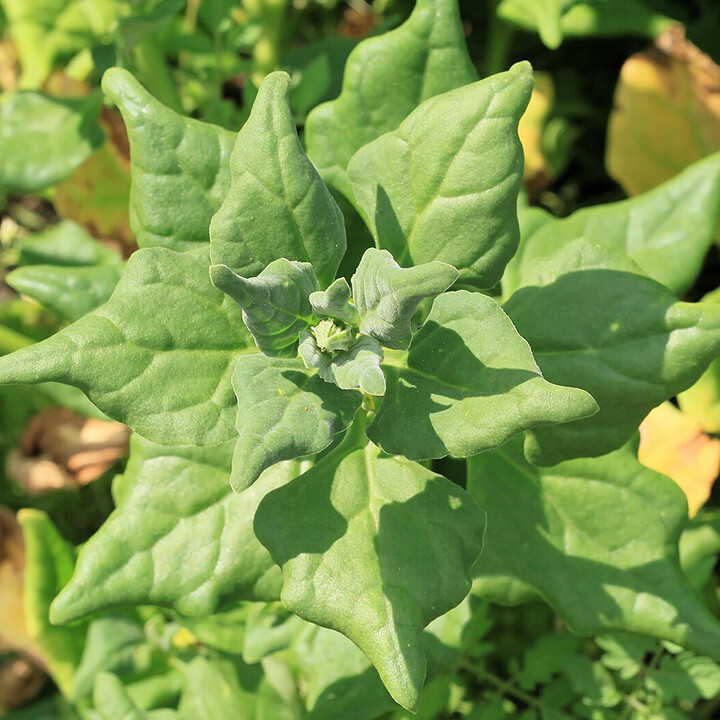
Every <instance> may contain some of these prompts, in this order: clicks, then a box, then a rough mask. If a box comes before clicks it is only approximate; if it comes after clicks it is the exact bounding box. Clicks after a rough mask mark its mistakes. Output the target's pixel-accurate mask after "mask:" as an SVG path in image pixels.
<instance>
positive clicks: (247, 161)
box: [0, 0, 720, 717]
mask: <svg viewBox="0 0 720 720" xmlns="http://www.w3.org/2000/svg"><path fill="white" fill-rule="evenodd" d="M506 4H508V5H509V3H506ZM532 86H533V74H532V71H531V68H530V66H529V64H527V63H519V64H516V65H514V66H512V67H511V68H510V69H509V70H508V71H506V72H502V73H499V74H495V75H492V76H490V77H487V78H485V79H482V80H479V79H478V77H477V75H476V71H475V69H474V67H473V64H472V63H471V61H470V59H469V57H468V54H467V50H466V47H465V41H464V38H463V32H462V27H461V24H460V21H459V15H458V9H457V7H456V2H455V0H418V2H417V6H416V8H415V10H414V12H413V13H412V15H411V16H410V18H409V19H408V20H407V21H406V22H405V23H404V24H402V25H401V26H399V27H398V28H397V29H395V30H393V31H391V32H388V33H386V34H382V35H379V36H377V37H373V38H370V39H367V40H365V41H364V42H362V43H360V44H359V45H358V47H357V48H356V49H355V51H354V52H353V53H352V54H351V56H350V58H349V60H348V64H347V67H346V71H345V76H344V83H343V89H342V93H341V94H340V96H339V97H338V98H337V99H336V100H333V101H331V102H329V103H326V104H324V105H321V106H319V107H317V108H316V109H315V110H313V111H312V112H311V113H310V115H309V117H308V119H307V124H306V126H305V135H304V145H303V143H301V141H300V139H299V137H298V134H297V131H296V127H295V124H294V121H293V115H292V112H291V110H290V106H289V104H288V97H289V89H290V78H289V77H288V76H287V75H286V74H284V73H282V72H276V73H272V74H270V75H268V76H267V77H266V78H265V80H264V82H263V83H262V86H261V87H260V90H259V93H258V95H257V98H256V99H255V101H254V105H253V108H252V112H251V114H250V116H249V119H248V120H247V122H246V123H245V125H244V126H243V127H242V129H241V130H240V132H239V133H237V134H235V133H231V132H230V131H227V130H224V129H221V128H219V127H217V126H214V125H211V124H208V123H205V122H201V121H198V120H192V119H187V118H185V117H182V116H181V115H179V114H177V113H175V112H174V111H172V110H170V109H168V108H166V107H164V106H162V105H160V104H159V103H158V102H157V101H156V100H154V99H153V98H152V97H151V96H150V95H149V94H148V93H147V92H146V91H145V90H144V89H143V87H142V85H141V84H140V83H139V82H138V81H137V80H136V79H135V78H134V77H133V76H132V75H131V74H130V73H128V72H126V71H124V70H120V69H112V70H109V71H108V72H107V73H106V74H105V77H104V79H103V88H104V90H105V93H106V96H107V97H108V98H109V99H110V100H111V101H112V102H113V103H115V104H116V105H117V106H118V107H119V109H120V111H121V112H122V114H123V116H124V119H125V123H126V125H127V128H128V132H129V137H130V143H131V152H132V191H131V215H132V223H133V231H134V234H135V236H136V238H137V241H138V244H139V246H140V248H141V249H140V250H138V251H137V252H135V253H134V254H133V255H132V256H131V258H130V259H129V261H128V263H127V265H126V266H125V267H124V269H123V272H122V277H120V280H119V282H118V283H117V286H116V287H115V289H114V292H113V293H112V295H111V296H110V298H109V299H108V300H107V302H105V303H104V304H102V305H100V306H99V307H97V308H95V309H93V310H92V311H91V312H89V313H87V314H85V315H83V316H82V317H80V318H79V319H77V320H76V321H75V322H73V323H72V324H70V325H68V326H67V327H65V328H64V329H62V330H60V331H59V332H58V333H57V334H55V335H53V336H52V337H50V338H49V339H47V340H45V341H43V342H40V343H37V344H35V345H32V346H30V347H27V348H25V349H21V350H19V351H17V352H15V353H13V354H10V355H8V356H6V357H3V358H2V359H0V381H1V382H2V383H44V382H49V381H53V382H60V383H65V384H69V385H74V386H75V387H77V388H80V389H81V390H82V391H83V392H85V393H86V394H87V396H88V397H89V398H90V400H91V401H92V402H93V403H94V404H95V405H96V406H97V407H98V408H99V409H100V410H102V411H103V412H105V413H106V414H107V415H109V416H110V417H112V418H114V419H117V420H120V421H122V422H124V423H127V424H128V425H129V426H130V427H131V428H132V429H133V430H134V431H135V434H134V436H133V439H132V442H131V455H130V459H129V463H128V467H127V470H126V472H125V474H124V475H123V477H122V478H121V481H120V483H119V484H118V485H117V486H116V488H115V499H116V503H117V508H116V510H115V511H114V512H113V513H112V514H111V515H110V517H109V518H108V520H107V521H106V522H105V524H104V525H103V526H102V527H101V529H100V530H99V531H98V532H97V533H96V534H95V535H94V537H92V538H91V539H90V541H89V542H88V543H87V544H86V545H85V546H84V547H83V548H82V550H81V551H80V554H79V557H78V561H77V566H76V568H75V571H74V574H73V576H72V579H71V580H70V581H69V583H68V584H66V585H65V586H64V587H63V588H62V590H61V592H60V594H59V595H58V597H57V599H56V600H55V602H54V603H53V605H52V610H51V616H50V617H51V620H52V622H53V623H55V624H57V625H63V624H67V623H72V622H73V621H79V620H82V619H84V618H86V617H88V616H91V615H93V614H94V613H98V612H100V611H104V610H107V609H110V608H117V607H124V606H146V605H151V606H160V607H163V608H168V609H171V610H173V611H176V612H177V613H178V614H179V615H180V616H182V617H185V618H197V617H199V618H203V617H206V616H210V615H213V614H215V613H217V612H218V611H219V610H220V609H221V608H223V607H224V606H227V605H228V604H229V603H233V602H235V601H240V600H254V601H264V602H276V601H278V600H279V601H280V602H281V603H282V605H283V606H284V608H285V609H286V610H289V611H290V612H291V613H293V614H294V615H297V616H299V617H300V618H302V619H304V620H306V621H309V622H311V623H315V624H317V625H319V626H323V627H325V628H331V629H333V630H337V631H339V632H340V633H342V634H344V635H345V636H347V637H348V638H349V639H350V640H352V642H353V643H354V644H355V645H356V646H357V647H358V648H360V650H362V651H363V653H364V654H365V656H366V657H367V658H368V659H369V661H370V662H371V663H372V664H373V665H374V666H375V668H376V669H377V672H378V673H379V675H380V678H381V679H382V682H383V683H384V685H385V687H386V688H387V690H388V691H389V693H390V695H391V696H392V698H393V699H394V700H395V702H396V703H398V704H399V705H401V706H402V707H404V708H406V709H408V710H410V711H416V710H417V708H418V703H419V700H420V694H421V691H422V689H423V685H424V683H425V681H426V678H432V677H434V676H436V675H437V674H438V673H439V672H441V671H442V663H443V654H442V652H439V651H438V647H437V646H438V645H439V644H440V643H439V641H438V639H437V636H436V635H434V634H433V632H432V629H433V628H437V623H434V622H433V621H436V619H438V618H441V616H445V615H446V614H447V613H448V612H449V611H450V610H452V609H453V608H455V607H456V606H458V605H459V604H460V603H461V602H462V601H463V600H464V599H465V598H466V596H468V594H469V593H470V592H471V590H472V595H473V597H474V598H484V599H487V600H491V601H493V602H497V603H500V604H518V603H522V602H526V601H529V600H537V599H542V600H544V601H545V602H546V603H548V604H549V605H550V606H551V607H552V608H553V610H554V611H555V612H556V613H557V615H558V616H559V617H560V618H561V619H562V620H563V621H564V622H565V623H566V625H567V626H568V627H569V628H570V629H572V630H573V631H574V632H576V633H578V634H580V635H598V634H602V633H604V632H608V631H628V632H632V633H641V634H644V635H648V636H651V637H655V638H659V639H661V640H665V641H670V642H672V643H675V644H676V645H680V646H683V647H684V648H687V649H688V650H690V651H694V652H696V653H699V654H701V655H706V656H711V657H715V658H720V624H719V623H718V621H717V620H716V619H715V618H714V617H713V616H712V615H711V614H710V612H709V611H708V610H707V609H706V608H705V606H704V605H703V603H702V601H701V599H700V597H699V595H698V594H697V592H696V590H695V589H694V588H693V587H692V586H691V584H690V582H689V581H688V580H687V579H686V578H685V576H684V575H683V573H682V571H681V570H680V565H679V561H678V538H679V534H680V530H681V529H682V527H683V524H684V522H685V519H686V514H687V507H686V501H685V499H684V496H683V494H682V492H681V491H680V490H679V489H678V488H677V487H676V486H675V484H674V483H673V482H672V481H670V480H669V479H668V478H666V477H664V476H662V475H660V474H658V473H655V472H654V471H652V470H649V469H647V468H645V467H643V466H642V465H640V463H639V462H638V459H637V442H636V439H635V436H636V431H637V428H638V426H639V424H640V422H641V421H642V419H643V418H644V417H645V416H646V415H647V414H648V412H649V411H650V410H652V409H653V408H654V407H656V406H657V405H659V404H660V403H662V402H664V401H666V400H668V399H669V398H671V397H673V396H675V395H676V394H677V393H679V392H681V391H683V390H686V389H687V388H689V387H690V386H691V385H692V384H693V383H694V382H695V381H696V380H697V379H698V378H699V377H700V376H701V374H702V373H703V371H704V370H705V368H706V367H707V366H708V364H709V363H710V362H711V361H712V360H713V359H714V358H716V357H717V356H718V355H720V305H717V304H716V303H702V302H700V303H688V302H682V301H680V300H678V297H677V293H680V292H683V291H684V290H685V289H687V288H688V287H689V286H690V285H691V284H692V283H693V281H694V280H695V278H696V277H697V275H698V273H699V272H700V268H701V265H702V261H703V257H704V255H705V253H706V251H707V249H708V248H709V247H710V245H711V243H712V242H713V232H714V226H715V220H716V218H717V215H718V210H719V208H720V158H718V157H717V156H711V157H710V158H708V159H706V160H704V161H703V162H702V163H699V164H697V165H694V166H692V167H690V168H689V169H688V170H686V171H685V172H684V173H682V174H680V175H678V176H677V177H676V178H673V179H672V180H670V181H668V182H667V183H665V184H664V185H661V186H659V187H658V188H657V189H655V190H653V191H652V192H650V193H647V194H646V195H643V196H640V197H638V198H635V199H632V200H626V201H622V202H617V203H612V204H607V205H603V206H599V207H598V208H594V209H591V210H585V211H580V212H577V213H576V214H574V215H572V216H570V217H569V218H567V219H564V220H557V219H555V218H553V217H551V216H550V215H548V214H547V213H545V212H544V211H541V210H538V209H535V208H529V207H527V206H526V204H525V203H524V201H523V200H522V198H520V200H519V195H520V193H521V184H522V172H523V156H522V148H521V145H520V142H519V140H518V135H517V128H518V123H519V121H520V118H521V116H522V115H523V112H524V111H525V108H526V106H527V103H528V101H529V98H530V93H531V91H532ZM304 147H305V148H307V155H306V152H305V149H304ZM339 202H341V203H342V204H343V207H345V208H347V214H348V217H347V227H348V228H350V229H351V230H352V232H351V233H350V232H346V218H344V217H343V213H342V212H341V210H340V208H339V204H338V203H339ZM358 215H359V216H360V218H362V220H363V221H364V223H365V225H366V227H367V230H369V234H370V235H371V237H372V241H373V245H374V246H371V247H368V245H369V243H368V242H367V240H366V237H368V236H367V235H366V233H364V232H363V231H361V230H358V217H357V216H358ZM690 220H691V221H692V223H691V224H692V230H691V229H690ZM521 228H522V242H521ZM358 259H359V261H358ZM465 459H467V461H465ZM445 475H448V476H449V477H446V476H445ZM228 480H229V482H228ZM61 585H62V583H61ZM461 607H463V606H461ZM187 622H188V623H190V622H191V620H189V619H188V620H187ZM438 622H442V620H440V621H438ZM431 623H432V624H431ZM429 625H430V630H429V631H426V630H425V628H426V627H428V626H429ZM190 627H192V626H190ZM70 628H72V626H70ZM62 631H63V630H62V628H56V629H55V632H62ZM198 632H200V631H198ZM438 632H439V631H438ZM608 642H609V641H608ZM308 651H309V652H313V650H312V648H310V649H309V650H308ZM326 651H327V649H326V650H323V648H322V647H320V646H317V647H315V650H314V652H318V653H322V652H326ZM358 667H359V668H360V669H361V670H362V668H363V666H362V664H360V665H359V666H358ZM359 671H360V670H359ZM199 672H200V671H198V673H199ZM198 677H200V674H199V675H198ZM76 682H77V678H76ZM198 682H200V681H199V680H198ZM113 683H116V680H114V679H113V678H112V677H108V676H103V677H101V680H100V683H99V685H98V684H96V688H95V689H96V693H100V696H102V694H103V693H106V694H108V696H113V697H118V696H119V695H118V693H121V690H122V689H121V688H120V689H118V688H116V687H115V685H114V684H113ZM113 693H115V695H113ZM368 697H369V695H365V696H364V698H363V699H364V700H365V701H367V700H368ZM115 702H119V701H117V700H116V701H115ZM127 702H130V700H129V699H128V700H127ZM116 707H119V706H118V705H116ZM379 708H380V710H379V712H378V713H377V714H375V715H372V714H369V715H363V716H362V717H379V716H380V715H381V714H382V713H384V712H390V711H391V710H392V705H391V706H389V707H388V706H387V704H385V705H383V704H382V703H380V705H379ZM335 712H336V713H337V712H340V711H338V710H336V711H335ZM128 717H131V716H130V715H128ZM132 717H135V716H134V715H133V716H132ZM137 717H140V715H138V716H137ZM183 717H185V716H183ZM188 717H189V716H188ZM317 717H320V715H318V716H317ZM327 717H330V715H328V716H327ZM334 717H340V715H338V714H336V715H334ZM343 717H346V716H344V715H343ZM347 717H351V715H347ZM352 717H355V716H352ZM357 717H360V716H357Z"/></svg>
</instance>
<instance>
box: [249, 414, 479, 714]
mask: <svg viewBox="0 0 720 720" xmlns="http://www.w3.org/2000/svg"><path fill="white" fill-rule="evenodd" d="M483 526H484V519H483V513H482V511H481V510H480V509H479V508H478V507H476V506H475V504H474V503H473V502H472V501H471V500H470V498H469V497H468V496H467V495H466V494H465V492H464V491H463V490H462V489H461V488H459V487H458V486H457V485H455V484H454V483H451V482H450V481H449V480H446V479H445V478H444V477H442V476H440V475H435V474H434V473H432V472H431V471H430V470H427V469H425V468H424V467H422V466H421V465H418V464H416V463H413V462H410V461H409V460H406V459H405V458H400V457H388V456H386V455H383V454H382V453H381V452H380V451H379V450H378V448H376V447H374V446H373V445H372V444H367V442H366V440H365V438H364V437H363V433H362V426H361V425H360V424H357V425H356V426H355V427H354V428H353V429H352V430H351V432H350V434H349V435H348V436H347V438H346V439H345V440H344V441H343V443H342V444H341V445H340V446H338V447H337V448H336V449H335V450H333V451H332V452H331V453H330V454H329V455H327V456H326V457H325V458H324V459H322V460H321V461H320V462H319V463H318V464H317V465H316V466H315V467H313V468H312V469H311V470H309V471H308V472H306V473H305V474H304V475H302V476H301V477H300V478H298V479H297V481H294V482H292V483H290V484H288V485H287V486H286V487H285V488H282V489H280V490H278V491H275V492H273V493H272V494H270V495H268V496H267V498H266V499H265V500H264V501H263V502H262V504H261V505H260V507H259V508H258V511H257V513H256V516H255V532H256V533H257V535H258V538H259V539H260V541H261V542H262V543H263V545H265V546H266V547H267V548H268V549H269V550H270V553H271V554H272V556H273V558H274V559H275V561H276V562H277V563H278V564H280V565H281V567H282V569H283V578H284V584H283V591H282V601H283V604H284V605H285V606H286V607H288V608H289V609H291V610H292V611H293V612H295V613H296V614H298V615H300V617H302V618H305V619H306V620H309V621H311V622H315V623H317V624H319V625H323V626H325V627H330V628H333V629H335V630H339V631H340V632H342V633H343V634H344V635H346V636H347V637H349V638H350V639H351V640H352V641H353V642H354V643H355V644H356V645H357V646H358V647H359V648H360V649H361V650H362V651H363V652H364V653H365V654H366V655H367V656H368V658H369V659H370V660H371V662H372V663H373V664H374V665H375V667H376V668H377V670H378V672H379V673H380V677H381V678H382V679H383V682H384V683H385V685H386V687H387V688H388V690H389V692H390V694H391V695H392V696H393V698H394V699H395V700H396V701H397V702H398V703H400V704H401V705H403V707H406V708H408V709H415V708H417V703H418V698H419V695H420V691H421V689H422V684H423V681H424V679H425V672H426V660H425V653H424V651H423V646H422V629H423V628H424V627H425V626H426V625H427V624H428V623H429V622H430V621H431V620H433V619H434V618H436V617H438V616H439V615H442V614H443V613H445V612H447V611H448V610H450V609H451V608H452V607H454V606H455V605H457V604H458V603H459V602H460V601H461V600H462V598H463V597H465V594H466V593H467V590H468V576H467V573H468V570H469V568H470V566H471V564H472V563H473V562H474V560H475V558H476V557H477V554H478V552H479V551H480V546H481V544H482V535H483Z"/></svg>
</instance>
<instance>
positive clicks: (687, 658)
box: [647, 653, 720, 703]
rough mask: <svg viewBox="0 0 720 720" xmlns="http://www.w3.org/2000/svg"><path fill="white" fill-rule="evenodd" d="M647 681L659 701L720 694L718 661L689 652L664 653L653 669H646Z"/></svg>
mask: <svg viewBox="0 0 720 720" xmlns="http://www.w3.org/2000/svg"><path fill="white" fill-rule="evenodd" d="M648 675H649V677H648V679H647V685H648V687H651V688H652V689H656V690H658V691H659V692H660V694H661V696H662V699H663V702H665V703H671V702H673V701H677V700H683V701H685V702H688V703H694V702H697V701H698V700H700V698H704V699H705V700H711V699H713V698H716V697H717V696H718V694H720V665H718V664H717V663H716V662H714V661H713V660H711V659H710V658H706V657H697V656H695V655H693V654H692V653H680V654H679V655H677V656H675V657H670V656H667V655H666V656H665V657H664V658H663V660H662V663H661V665H660V667H659V668H658V669H657V670H652V671H650V672H648Z"/></svg>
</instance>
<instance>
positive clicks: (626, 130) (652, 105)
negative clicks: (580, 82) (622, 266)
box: [606, 26, 720, 195]
mask: <svg viewBox="0 0 720 720" xmlns="http://www.w3.org/2000/svg"><path fill="white" fill-rule="evenodd" d="M717 151H720V67H719V66H718V65H716V64H715V63H714V62H713V60H712V59H711V58H710V57H708V56H707V55H705V54H704V53H703V52H702V51H700V50H699V49H698V48H697V47H696V46H695V45H693V44H692V43H691V42H690V41H689V40H687V39H686V38H685V32H684V28H683V27H682V26H675V27H673V28H671V29H670V30H667V31H666V32H664V33H663V34H662V35H660V36H659V37H658V39H657V40H656V43H655V47H654V48H652V49H651V50H648V51H646V52H641V53H637V54H636V55H633V56H632V57H630V58H629V59H628V60H627V61H626V62H625V64H624V65H623V68H622V70H621V72H620V79H619V81H618V85H617V88H616V90H615V108H614V110H613V112H612V114H611V115H610V124H609V128H608V143H607V153H606V165H607V169H608V173H609V174H610V175H611V176H612V177H613V178H615V180H617V181H618V182H619V183H620V184H621V185H622V186H623V188H624V189H625V190H626V192H627V193H628V194H629V195H638V194H640V193H643V192H645V191H647V190H650V189H651V188H654V187H656V186H657V185H659V184H660V183H662V182H665V181H666V180H669V179H670V178H671V177H673V176H674V175H677V173H679V172H680V171H681V170H683V169H684V168H686V167H687V166H688V165H691V164H692V163H694V162H696V161H697V160H700V159H702V158H704V157H706V156H708V155H710V154H712V153H714V152H717Z"/></svg>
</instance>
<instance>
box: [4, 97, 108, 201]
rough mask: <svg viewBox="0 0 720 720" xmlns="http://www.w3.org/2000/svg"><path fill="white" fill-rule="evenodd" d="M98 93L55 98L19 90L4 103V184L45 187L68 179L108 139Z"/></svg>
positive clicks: (20, 188)
mask: <svg viewBox="0 0 720 720" xmlns="http://www.w3.org/2000/svg"><path fill="white" fill-rule="evenodd" d="M101 104H102V98H101V96H100V95H99V94H98V93H94V94H92V95H88V96H87V97H83V98H65V99H62V98H56V97H51V96H50V95H43V94H41V93H35V92H26V91H18V92H11V93H6V94H5V95H3V99H2V102H1V103H0V157H2V164H0V188H2V189H3V190H13V191H15V192H21V193H33V192H38V191H40V190H45V189H46V188H48V187H50V186H51V185H55V184H56V183H58V182H60V181H61V180H64V179H65V178H66V177H67V176H68V175H70V173H71V172H72V171H73V170H74V169H75V168H76V167H77V166H78V165H80V164H81V163H82V162H83V161H84V160H85V159H86V158H88V157H89V156H90V154H91V153H92V152H93V150H95V149H96V148H98V147H99V146H100V145H102V143H103V140H104V139H105V134H104V133H103V131H102V129H101V128H100V125H99V124H98V113H99V112H100V107H101Z"/></svg>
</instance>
